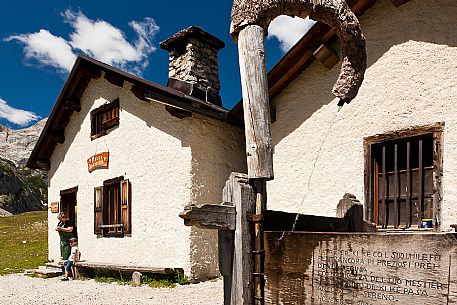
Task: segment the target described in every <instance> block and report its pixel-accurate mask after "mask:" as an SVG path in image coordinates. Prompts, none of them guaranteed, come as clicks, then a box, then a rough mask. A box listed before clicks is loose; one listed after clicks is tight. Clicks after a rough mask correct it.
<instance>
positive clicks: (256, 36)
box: [238, 25, 274, 180]
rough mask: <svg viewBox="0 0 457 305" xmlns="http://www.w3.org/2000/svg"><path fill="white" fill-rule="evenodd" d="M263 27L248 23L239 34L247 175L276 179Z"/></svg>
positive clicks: (255, 177)
mask: <svg viewBox="0 0 457 305" xmlns="http://www.w3.org/2000/svg"><path fill="white" fill-rule="evenodd" d="M264 34H265V33H264V30H263V29H262V27H261V26H258V25H248V26H246V27H245V28H243V29H242V30H241V31H240V33H239V36H238V50H239V63H240V75H241V88H242V92H243V109H244V124H245V135H246V155H247V166H248V177H249V178H250V179H267V180H271V179H273V177H274V175H273V145H272V142H271V131H270V109H269V100H268V81H267V74H266V69H265V47H264Z"/></svg>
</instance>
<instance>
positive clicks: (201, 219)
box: [179, 204, 236, 230]
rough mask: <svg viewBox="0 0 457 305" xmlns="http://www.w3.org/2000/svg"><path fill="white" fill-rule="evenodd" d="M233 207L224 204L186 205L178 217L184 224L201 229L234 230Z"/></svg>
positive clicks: (234, 213)
mask: <svg viewBox="0 0 457 305" xmlns="http://www.w3.org/2000/svg"><path fill="white" fill-rule="evenodd" d="M235 215H236V212H235V207H234V206H231V205H224V204H200V205H195V204H192V205H188V206H186V207H185V208H184V211H183V212H181V213H180V214H179V217H181V218H182V219H184V224H185V225H186V226H196V227H198V228H201V229H216V230H235V228H236V224H235Z"/></svg>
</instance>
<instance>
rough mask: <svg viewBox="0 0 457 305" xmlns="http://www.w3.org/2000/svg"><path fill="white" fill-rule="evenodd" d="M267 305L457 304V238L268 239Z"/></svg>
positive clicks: (275, 235) (273, 235) (300, 235)
mask: <svg viewBox="0 0 457 305" xmlns="http://www.w3.org/2000/svg"><path fill="white" fill-rule="evenodd" d="M265 249H266V254H265V256H266V258H265V279H266V283H265V300H266V302H265V303H266V304H322V305H328V304H348V305H375V304H390V305H393V304H399V305H408V304H415V305H419V304H420V305H422V304H430V305H432V304H433V305H447V304H457V233H447V234H445V233H397V234H395V233H304V232H287V233H285V234H284V235H283V234H282V232H266V233H265Z"/></svg>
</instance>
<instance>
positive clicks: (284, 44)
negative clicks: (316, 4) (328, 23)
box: [268, 15, 316, 53]
mask: <svg viewBox="0 0 457 305" xmlns="http://www.w3.org/2000/svg"><path fill="white" fill-rule="evenodd" d="M315 23H316V21H314V20H311V19H309V17H306V19H302V18H299V17H294V18H292V17H289V16H285V15H281V16H278V17H276V18H275V19H274V20H273V21H272V22H271V23H270V26H269V27H268V38H271V37H276V39H278V40H279V43H280V48H281V50H282V51H283V52H284V53H285V52H287V51H289V49H290V48H292V47H293V46H294V45H295V44H296V43H297V42H298V41H299V40H300V38H302V37H303V35H305V34H306V32H308V30H309V29H310V28H311V27H312V26H313V25H314V24H315Z"/></svg>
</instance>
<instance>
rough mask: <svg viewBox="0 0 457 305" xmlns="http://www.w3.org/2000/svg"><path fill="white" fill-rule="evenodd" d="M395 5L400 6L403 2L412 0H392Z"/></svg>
mask: <svg viewBox="0 0 457 305" xmlns="http://www.w3.org/2000/svg"><path fill="white" fill-rule="evenodd" d="M390 1H391V2H392V4H393V5H395V6H400V5H402V4H405V3H406V2H409V1H410V0H390Z"/></svg>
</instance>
